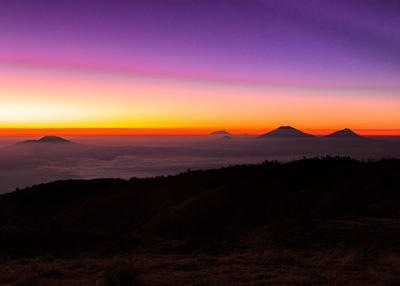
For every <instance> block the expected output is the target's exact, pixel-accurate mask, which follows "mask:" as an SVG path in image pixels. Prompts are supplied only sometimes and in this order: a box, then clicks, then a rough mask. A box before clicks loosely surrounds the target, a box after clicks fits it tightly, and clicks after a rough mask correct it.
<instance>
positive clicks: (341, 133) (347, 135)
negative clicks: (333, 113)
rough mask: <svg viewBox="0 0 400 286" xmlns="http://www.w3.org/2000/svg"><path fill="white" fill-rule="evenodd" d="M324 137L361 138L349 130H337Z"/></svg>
mask: <svg viewBox="0 0 400 286" xmlns="http://www.w3.org/2000/svg"><path fill="white" fill-rule="evenodd" d="M325 137H327V138H363V137H362V136H361V135H358V134H357V133H355V132H353V131H352V130H351V129H349V128H345V129H342V130H338V131H336V132H333V133H331V134H329V135H326V136H325Z"/></svg>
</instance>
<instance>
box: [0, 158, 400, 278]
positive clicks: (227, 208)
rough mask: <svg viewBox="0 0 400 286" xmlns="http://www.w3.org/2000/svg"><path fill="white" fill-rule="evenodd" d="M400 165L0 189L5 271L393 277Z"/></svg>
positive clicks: (236, 170) (297, 165)
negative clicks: (2, 193) (12, 189)
mask: <svg viewBox="0 0 400 286" xmlns="http://www.w3.org/2000/svg"><path fill="white" fill-rule="evenodd" d="M399 173H400V160H381V161H377V162H360V161H356V160H352V159H350V158H330V157H327V158H324V159H304V160H299V161H294V162H290V163H278V162H264V163H263V164H260V165H240V166H232V167H228V168H221V169H212V170H203V171H188V172H185V173H182V174H179V175H177V176H168V177H154V178H145V179H138V178H132V179H130V180H122V179H95V180H67V181H56V182H52V183H49V184H42V185H36V186H32V187H29V188H26V189H22V190H17V191H15V192H12V193H8V194H5V195H1V196H0V258H1V259H2V260H1V261H2V269H1V270H0V281H1V283H3V284H4V285H10V286H11V285H71V281H73V283H74V285H82V286H83V285H95V284H97V285H170V286H172V285H231V286H233V285H235V286H236V285H242V286H244V285H270V284H272V285H281V284H282V283H283V282H284V283H283V284H285V283H288V284H291V285H310V284H313V285H321V284H325V285H366V284H368V285H397V284H398V282H399V281H400V279H399V276H398V275H397V273H398V271H397V270H398V269H399V267H400V263H399V262H398V261H399V258H400V256H398V255H397V253H399V252H398V251H399V245H400V212H399V211H398V206H399V203H400V192H399V189H398V174H399ZM282 269H285V271H282ZM380 273H385V275H383V276H382V275H380ZM165 277H168V279H166V278H165ZM15 281H18V283H19V284H15ZM102 281H103V282H102ZM110 281H111V282H110ZM127 281H128V282H127ZM129 281H135V282H134V283H133V282H129ZM138 281H139V282H138ZM354 281H359V282H357V283H354ZM99 283H100V284H99ZM129 283H130V284H129Z"/></svg>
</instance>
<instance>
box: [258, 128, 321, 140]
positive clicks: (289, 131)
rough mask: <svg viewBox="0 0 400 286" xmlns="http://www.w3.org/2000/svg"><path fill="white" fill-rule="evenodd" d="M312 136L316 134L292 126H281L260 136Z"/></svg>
mask: <svg viewBox="0 0 400 286" xmlns="http://www.w3.org/2000/svg"><path fill="white" fill-rule="evenodd" d="M291 137H293V138H311V137H314V135H311V134H308V133H305V132H303V131H300V130H298V129H296V128H293V127H291V126H281V127H279V128H277V129H275V130H272V131H270V132H268V133H265V134H263V135H261V136H259V138H291Z"/></svg>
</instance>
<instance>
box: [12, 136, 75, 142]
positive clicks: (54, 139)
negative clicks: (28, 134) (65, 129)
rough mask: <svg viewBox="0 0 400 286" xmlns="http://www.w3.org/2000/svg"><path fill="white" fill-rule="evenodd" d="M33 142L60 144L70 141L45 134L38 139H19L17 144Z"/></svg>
mask: <svg viewBox="0 0 400 286" xmlns="http://www.w3.org/2000/svg"><path fill="white" fill-rule="evenodd" d="M31 143H33V144H35V143H52V144H60V143H72V142H71V141H69V140H67V139H64V138H62V137H59V136H52V135H47V136H43V137H42V138H40V139H39V140H26V141H21V142H18V143H17V144H31Z"/></svg>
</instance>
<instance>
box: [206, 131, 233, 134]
mask: <svg viewBox="0 0 400 286" xmlns="http://www.w3.org/2000/svg"><path fill="white" fill-rule="evenodd" d="M210 135H231V133H229V132H227V131H225V130H218V131H214V132H213V133H211V134H210Z"/></svg>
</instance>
